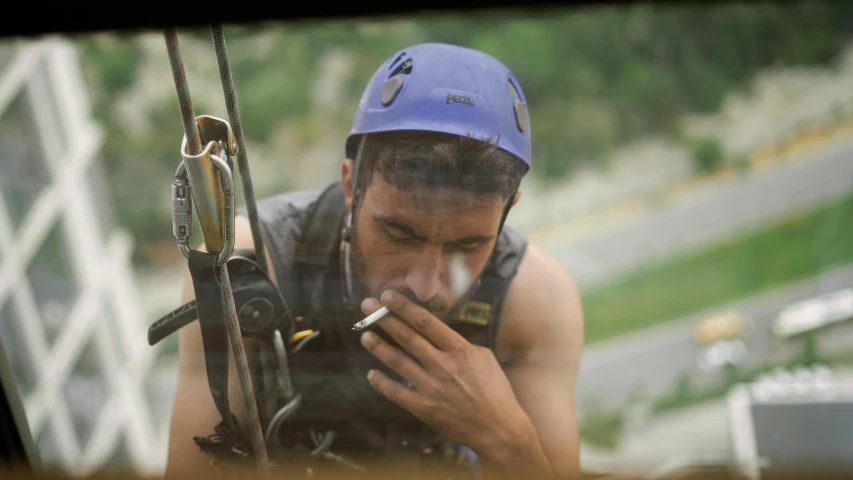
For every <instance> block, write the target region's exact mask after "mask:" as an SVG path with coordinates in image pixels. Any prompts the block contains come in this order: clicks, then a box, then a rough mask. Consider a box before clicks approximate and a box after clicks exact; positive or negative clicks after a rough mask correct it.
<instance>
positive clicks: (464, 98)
mask: <svg viewBox="0 0 853 480" xmlns="http://www.w3.org/2000/svg"><path fill="white" fill-rule="evenodd" d="M451 103H452V104H454V105H462V106H465V107H473V106H474V99H473V98H471V97H469V96H468V95H459V94H458V93H448V94H447V97H445V104H446V105H450V104H451Z"/></svg>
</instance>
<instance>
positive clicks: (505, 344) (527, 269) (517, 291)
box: [497, 243, 584, 355]
mask: <svg viewBox="0 0 853 480" xmlns="http://www.w3.org/2000/svg"><path fill="white" fill-rule="evenodd" d="M583 322H584V318H583V308H582V303H581V297H580V293H579V291H578V287H577V284H576V283H575V280H574V278H573V277H572V275H571V273H570V272H569V270H568V269H567V268H566V267H565V265H563V263H562V262H560V261H559V260H558V259H557V258H556V257H555V256H554V255H553V254H551V253H550V252H548V251H547V250H545V249H543V248H542V247H539V246H538V245H535V244H532V243H531V244H529V245H528V247H527V251H526V252H525V254H524V258H523V259H522V261H521V264H520V265H519V268H518V273H517V274H516V276H515V278H514V279H513V281H512V284H511V285H510V287H509V291H508V292H507V296H506V299H505V301H504V307H503V313H502V316H501V322H500V328H499V330H498V338H497V344H498V348H499V349H501V350H504V349H506V350H511V351H529V350H532V349H541V348H549V349H550V348H556V349H558V350H566V351H568V352H571V353H572V354H576V355H579V353H580V349H581V348H582V346H583V330H584V328H583Z"/></svg>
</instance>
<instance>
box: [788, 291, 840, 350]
mask: <svg viewBox="0 0 853 480" xmlns="http://www.w3.org/2000/svg"><path fill="white" fill-rule="evenodd" d="M851 318H853V288H845V289H842V290H837V291H835V292H832V293H827V294H825V295H820V296H818V297H814V298H810V299H808V300H803V301H801V302H797V303H793V304H791V305H789V306H788V307H786V308H785V309H784V310H782V311H781V312H779V316H778V317H777V318H776V321H775V322H774V323H773V327H772V328H773V333H774V334H775V335H776V336H777V337H780V338H791V337H794V336H797V335H802V334H804V333H808V332H812V331H815V330H818V329H821V328H824V327H827V326H830V325H834V324H837V323H840V322H843V321H845V320H848V319H851Z"/></svg>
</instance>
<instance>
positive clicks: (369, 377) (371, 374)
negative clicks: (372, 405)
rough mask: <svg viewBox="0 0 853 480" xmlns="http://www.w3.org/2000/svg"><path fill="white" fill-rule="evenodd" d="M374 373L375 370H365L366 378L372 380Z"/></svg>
mask: <svg viewBox="0 0 853 480" xmlns="http://www.w3.org/2000/svg"><path fill="white" fill-rule="evenodd" d="M375 375H376V370H370V371H368V372H367V380H368V381H369V380H373V377H374V376H375Z"/></svg>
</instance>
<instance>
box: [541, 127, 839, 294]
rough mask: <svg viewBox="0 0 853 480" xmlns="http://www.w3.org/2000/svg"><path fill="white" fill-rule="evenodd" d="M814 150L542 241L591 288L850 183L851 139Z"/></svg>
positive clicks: (829, 194) (808, 203) (581, 283)
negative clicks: (598, 225)
mask: <svg viewBox="0 0 853 480" xmlns="http://www.w3.org/2000/svg"><path fill="white" fill-rule="evenodd" d="M812 155H813V156H814V158H809V159H798V160H789V161H786V162H783V163H781V164H778V165H775V166H774V167H772V168H770V169H766V170H759V171H754V172H749V173H746V174H744V175H742V176H739V177H733V178H728V179H725V180H721V181H720V182H715V183H713V184H712V185H709V186H708V187H702V188H699V189H698V190H697V191H693V192H689V194H687V195H685V196H684V197H683V198H681V199H678V200H675V201H669V202H667V205H665V206H662V207H659V208H653V209H649V210H648V211H647V212H646V213H643V214H640V215H637V216H634V217H632V218H630V219H629V220H623V221H620V222H618V224H616V225H612V226H609V227H603V228H601V229H597V230H595V231H594V232H592V233H589V234H586V235H578V236H576V237H573V238H561V239H553V240H548V241H546V242H544V243H543V244H542V246H543V247H545V248H546V249H548V250H549V251H551V252H552V253H554V254H555V255H556V256H557V257H558V258H559V259H560V260H561V261H563V262H564V263H565V264H566V266H568V268H569V270H570V271H571V272H572V273H573V275H574V276H575V279H576V280H577V282H578V285H579V286H580V287H581V288H582V289H585V288H589V287H591V286H594V285H596V284H598V283H600V282H603V281H605V280H608V279H611V278H613V277H615V276H618V275H619V274H622V273H625V272H627V271H629V270H631V269H634V268H637V267H639V266H641V265H643V264H645V263H649V262H654V261H656V260H660V259H662V258H664V257H668V256H671V255H672V254H674V253H676V252H680V251H684V250H687V249H690V248H694V247H698V246H701V245H702V244H703V243H705V242H708V241H712V240H715V239H718V238H721V237H725V236H728V235H732V234H735V233H737V232H738V231H739V230H742V229H749V228H753V227H756V226H759V225H762V224H764V223H767V222H769V221H772V220H774V219H777V218H780V217H783V216H784V215H785V214H787V213H789V212H791V211H795V210H798V209H802V208H806V207H809V206H811V205H814V204H815V203H817V202H820V201H821V200H824V199H828V198H831V197H833V196H836V195H839V194H842V193H843V192H845V191H847V190H850V189H853V139H847V140H843V141H840V142H836V143H834V144H831V145H829V146H827V147H824V148H822V149H821V150H819V151H815V152H814V153H813V154H812Z"/></svg>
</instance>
